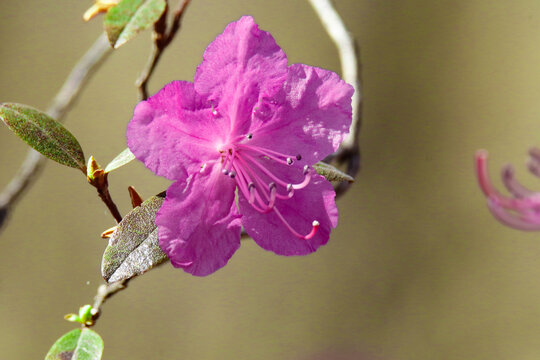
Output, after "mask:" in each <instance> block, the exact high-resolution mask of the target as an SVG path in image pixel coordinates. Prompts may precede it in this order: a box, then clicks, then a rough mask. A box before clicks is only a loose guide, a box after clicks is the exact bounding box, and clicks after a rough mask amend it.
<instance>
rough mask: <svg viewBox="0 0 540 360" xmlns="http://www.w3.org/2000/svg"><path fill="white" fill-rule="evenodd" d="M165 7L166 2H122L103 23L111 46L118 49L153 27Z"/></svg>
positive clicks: (163, 0)
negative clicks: (141, 32)
mask: <svg viewBox="0 0 540 360" xmlns="http://www.w3.org/2000/svg"><path fill="white" fill-rule="evenodd" d="M165 5H166V1H165V0H122V1H121V2H120V3H119V4H118V5H116V6H115V7H113V8H111V9H110V10H109V11H108V12H107V15H106V16H105V19H104V21H103V24H104V26H105V32H106V33H107V37H108V38H109V42H110V43H111V46H112V47H114V48H115V49H117V48H118V47H120V46H122V45H123V44H125V43H126V42H128V41H129V40H131V39H132V38H133V37H134V36H135V35H137V33H139V32H140V31H142V30H145V29H147V28H148V27H150V26H151V25H153V24H154V23H155V22H156V21H157V20H158V19H159V17H160V16H161V14H162V13H163V11H164V10H165Z"/></svg>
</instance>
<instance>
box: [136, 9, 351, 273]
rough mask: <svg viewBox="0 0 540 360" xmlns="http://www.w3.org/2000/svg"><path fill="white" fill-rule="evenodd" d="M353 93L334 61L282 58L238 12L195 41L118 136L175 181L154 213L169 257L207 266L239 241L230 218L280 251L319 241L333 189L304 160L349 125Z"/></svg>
mask: <svg viewBox="0 0 540 360" xmlns="http://www.w3.org/2000/svg"><path fill="white" fill-rule="evenodd" d="M352 93H353V88H352V87H351V86H350V85H348V84H346V83H345V82H343V81H342V80H341V79H340V78H339V77H338V76H337V75H336V74H335V73H333V72H330V71H327V70H323V69H319V68H315V67H311V66H307V65H303V64H294V65H291V66H287V57H286V56H285V53H283V51H282V50H281V48H280V47H279V46H278V45H277V44H276V43H275V41H274V39H273V38H272V36H271V35H270V34H269V33H267V32H264V31H261V30H259V28H258V26H257V25H256V24H255V23H254V22H253V19H252V18H251V17H243V18H241V19H240V20H238V21H237V22H233V23H231V24H229V25H228V26H227V28H226V29H225V31H224V32H223V34H221V35H219V36H218V37H217V38H216V39H215V40H214V41H213V42H212V43H211V44H210V45H209V46H208V47H207V48H206V51H205V53H204V56H203V62H202V63H201V64H200V65H199V67H198V68H197V71H196V73H195V79H194V81H193V83H190V82H185V81H174V82H172V83H170V84H168V85H166V86H165V87H164V88H163V89H161V90H160V91H159V92H158V93H157V94H156V95H154V96H152V97H150V98H149V99H148V100H147V101H142V102H141V103H139V104H138V105H137V107H136V108H135V111H134V116H133V119H132V120H131V122H130V123H129V126H128V130H127V141H128V146H129V148H130V149H131V151H132V152H133V153H134V154H135V156H136V157H137V158H138V159H139V160H141V161H142V162H144V164H145V165H146V166H147V167H148V168H149V169H150V170H152V171H153V172H154V173H156V174H157V175H160V176H164V177H166V178H168V179H170V180H175V182H174V183H173V184H172V185H171V186H170V187H169V189H168V190H167V196H166V198H165V201H164V203H163V206H162V207H161V209H160V210H159V211H158V213H157V217H156V225H157V226H158V235H159V243H160V246H161V248H162V249H163V251H164V252H165V253H166V254H167V255H168V256H169V258H170V259H171V263H172V264H173V265H174V266H175V267H180V268H183V269H184V270H185V271H187V272H189V273H191V274H193V275H199V276H205V275H208V274H211V273H213V272H214V271H216V270H217V269H219V268H221V267H222V266H224V265H225V264H226V263H227V261H228V260H229V259H230V257H231V256H232V255H233V253H234V252H235V251H236V250H237V249H238V247H239V246H240V230H241V226H243V227H244V229H245V231H246V232H247V233H248V234H249V235H250V236H251V237H252V238H253V239H254V240H255V242H256V243H257V244H259V245H260V246H261V247H262V248H264V249H266V250H270V251H273V252H275V253H276V254H280V255H288V256H289V255H305V254H309V253H311V252H314V251H315V250H316V249H317V248H318V247H319V246H321V245H324V244H326V243H327V242H328V238H329V235H330V231H331V229H332V228H335V227H336V225H337V219H338V211H337V208H336V204H335V202H334V197H335V193H334V190H333V188H332V186H331V184H330V183H329V182H328V181H327V180H326V179H325V178H324V177H322V176H320V175H318V174H317V173H315V172H314V170H313V169H312V167H311V166H312V165H313V164H315V163H316V162H317V161H320V160H322V159H323V158H324V157H325V156H327V155H328V154H331V153H333V152H335V151H336V150H337V148H338V146H339V144H340V143H341V142H342V141H343V139H344V137H345V136H346V134H347V133H348V131H349V126H350V124H351V96H352ZM236 189H238V192H237V193H238V200H237V202H238V204H237V203H236V201H235V190H236Z"/></svg>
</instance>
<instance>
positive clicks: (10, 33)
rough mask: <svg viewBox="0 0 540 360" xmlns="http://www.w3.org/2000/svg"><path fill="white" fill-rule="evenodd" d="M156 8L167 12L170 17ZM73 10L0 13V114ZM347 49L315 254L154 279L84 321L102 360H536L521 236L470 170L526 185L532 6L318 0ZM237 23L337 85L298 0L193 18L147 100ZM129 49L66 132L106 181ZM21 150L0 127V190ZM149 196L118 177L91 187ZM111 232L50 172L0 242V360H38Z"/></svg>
mask: <svg viewBox="0 0 540 360" xmlns="http://www.w3.org/2000/svg"><path fill="white" fill-rule="evenodd" d="M172 3H173V4H174V3H175V2H174V1H173V2H172ZM90 5H91V1H90V0H88V1H86V0H84V1H83V0H81V1H73V0H56V1H48V0H27V1H20V0H2V1H1V2H0V43H1V44H2V45H1V47H0V83H1V86H0V101H11V102H20V103H25V104H29V105H32V106H34V107H37V108H41V109H45V108H46V107H47V105H48V102H49V101H50V100H51V99H52V97H53V96H54V94H55V93H56V91H57V90H58V89H59V88H60V86H61V85H62V83H63V81H64V79H65V78H66V76H67V75H68V73H69V71H70V69H71V67H72V66H73V65H74V64H75V63H76V61H77V59H78V58H79V57H80V56H81V55H82V54H83V53H84V52H85V50H86V49H87V48H88V47H89V46H90V45H91V44H92V43H93V41H94V40H95V38H97V36H98V35H99V33H100V32H101V19H95V20H94V21H92V22H90V23H83V22H82V20H81V16H82V14H83V12H84V11H85V10H86V8H88V7H89V6H90ZM336 5H337V8H338V10H339V11H340V13H341V14H342V16H343V18H344V20H345V22H346V24H347V26H348V27H349V28H350V29H351V30H352V32H353V33H354V35H355V36H356V37H357V38H358V40H359V44H360V45H361V48H362V63H363V81H364V84H363V95H364V123H363V126H362V134H361V144H362V151H363V168H362V171H361V173H360V175H359V176H358V178H357V181H356V183H355V184H354V186H353V187H352V189H351V190H350V192H349V193H347V195H346V196H344V197H343V198H342V199H340V200H339V202H338V205H339V208H340V224H339V226H338V228H337V229H336V230H335V231H334V232H333V234H332V238H331V240H330V242H329V244H328V245H327V246H325V247H323V248H321V249H320V250H319V251H317V252H316V253H315V254H313V255H310V256H306V257H301V258H285V257H279V256H276V255H274V254H273V253H270V252H266V251H264V250H262V249H260V248H259V247H258V246H257V245H256V244H254V243H253V242H251V241H247V242H243V244H242V247H241V249H240V250H239V251H238V252H237V253H236V254H235V256H234V257H233V258H232V260H231V261H230V263H229V264H228V265H227V266H226V267H225V268H223V269H222V270H220V271H218V272H217V273H215V274H214V275H212V276H209V277H206V278H196V277H192V276H190V275H187V274H185V273H184V272H182V271H181V270H177V269H174V268H172V267H171V266H170V265H165V266H162V267H160V268H159V269H156V270H153V271H151V272H149V273H147V274H146V275H144V276H142V277H140V278H138V279H136V280H134V281H132V282H131V283H130V285H129V288H128V289H127V290H126V291H124V292H122V293H120V294H117V295H116V296H115V297H114V298H112V299H111V300H110V301H109V302H108V303H107V304H106V305H105V306H104V309H103V310H104V312H103V315H102V317H101V318H100V320H99V322H98V324H97V326H96V327H95V330H96V331H98V332H99V333H100V334H101V336H102V337H103V339H104V341H105V353H104V359H217V358H219V359H301V360H307V359H389V360H409V359H415V360H418V359H448V360H450V359H490V360H496V359H538V357H539V356H540V282H539V281H538V279H539V278H540V234H539V233H524V232H519V231H516V230H512V229H509V228H506V227H504V226H502V225H500V224H499V223H497V222H496V221H495V220H494V219H493V218H492V217H491V216H490V214H489V213H488V210H487V209H486V206H485V201H484V198H483V196H482V195H481V192H480V190H479V189H478V187H477V184H476V179H475V177H474V171H473V154H474V152H475V150H476V149H478V148H486V149H488V150H489V151H490V153H491V173H492V176H493V177H496V178H497V180H496V183H497V184H499V185H500V181H498V169H499V168H500V167H501V166H502V165H503V164H504V163H506V162H512V163H514V164H515V165H516V168H517V174H518V177H519V178H520V179H522V180H523V182H524V183H525V184H528V185H530V186H532V187H534V186H536V188H538V189H540V184H538V181H537V180H538V179H536V178H534V177H533V176H531V175H529V174H527V172H526V170H525V165H524V160H525V159H526V152H527V149H528V148H529V147H530V146H534V145H540V144H539V137H538V134H539V133H540V81H538V79H539V78H540V3H539V2H538V1H535V0H519V1H510V0H503V1H486V0H484V1H478V0H477V1H474V0H473V1H470V0H460V1H447V0H441V1H413V0H403V1H390V0H336ZM244 14H251V15H253V16H254V17H255V20H256V21H257V22H258V23H259V24H260V26H261V28H262V29H264V30H267V31H271V32H272V34H273V35H274V37H275V38H276V39H277V41H278V43H279V44H280V45H281V46H282V47H283V49H284V50H285V51H286V53H287V55H288V57H289V60H290V62H291V63H294V62H302V63H307V64H310V65H314V66H319V67H323V68H327V69H331V70H333V71H336V72H339V71H340V64H339V60H338V58H337V54H336V50H335V47H334V45H333V44H332V42H331V41H330V40H329V39H328V37H327V35H326V33H325V32H324V30H323V28H322V26H321V24H320V23H319V21H318V19H317V17H316V15H315V14H314V12H313V11H312V9H311V7H310V6H309V4H308V3H307V2H306V1H300V0H298V1H289V0H275V1H262V0H229V1H221V0H204V1H203V0H193V1H192V4H191V5H190V7H189V8H188V11H187V13H186V16H185V18H184V21H183V24H182V30H181V32H180V34H179V36H177V38H176V39H175V40H174V43H173V44H172V46H171V47H170V48H169V49H168V50H167V52H166V53H165V55H164V57H163V59H162V61H161V63H160V65H159V68H158V70H157V72H156V74H155V76H154V77H153V79H152V81H151V83H150V90H151V92H152V93H153V92H156V91H157V90H159V89H160V88H161V87H162V86H163V85H164V84H165V83H167V82H169V81H171V80H174V79H183V80H191V79H192V77H193V74H194V71H195V67H196V65H197V64H198V63H199V62H200V60H201V57H202V53H203V51H204V49H205V47H206V45H207V44H208V43H209V42H210V41H212V40H213V39H214V37H215V36H216V35H217V34H218V33H220V32H221V31H222V30H223V29H224V27H225V25H226V24H227V23H229V22H231V21H234V20H236V19H238V18H239V17H240V16H241V15H244ZM150 47H151V42H150V33H149V32H147V33H144V34H142V35H141V36H139V37H138V38H137V39H135V40H134V41H132V42H130V43H128V44H127V45H125V46H123V47H122V48H120V49H119V50H117V51H116V52H115V53H114V54H113V55H112V56H111V57H110V58H109V59H108V60H107V62H106V63H105V64H104V66H103V67H102V69H101V70H100V72H99V73H97V74H96V75H95V76H94V78H93V79H92V80H91V83H90V85H89V86H88V88H87V89H86V90H85V91H84V93H83V94H82V96H81V98H80V100H79V102H78V103H77V105H76V107H75V108H74V109H73V110H72V111H71V112H70V113H69V115H68V117H67V119H66V122H65V124H66V126H67V127H68V128H69V129H70V131H71V132H72V133H74V134H75V135H76V137H77V138H78V139H79V141H80V143H81V144H82V146H83V148H84V150H85V153H86V155H87V156H89V155H94V156H95V157H96V158H97V160H98V161H99V162H100V163H102V164H106V163H107V162H108V161H109V160H111V159H112V158H113V157H114V156H115V155H116V154H117V153H118V152H120V151H121V150H122V149H124V148H125V137H124V134H125V128H126V124H127V122H128V121H129V119H130V116H131V113H132V109H133V107H134V105H135V104H136V102H137V97H138V94H137V91H136V89H135V87H134V85H133V84H134V80H135V78H136V77H137V75H138V72H139V71H140V69H142V67H143V65H144V64H145V63H146V59H147V54H148V52H149V50H150ZM26 151H27V146H26V145H25V144H24V143H23V142H21V141H20V140H19V139H18V138H16V137H15V136H14V135H13V134H12V133H11V132H10V131H9V130H8V129H7V128H5V127H0V187H4V186H5V185H6V184H7V183H8V181H9V179H10V178H11V177H12V176H13V174H14V173H15V172H16V170H17V168H18V166H19V164H20V163H21V161H22V160H23V159H24V157H25V155H26ZM110 183H111V192H112V195H113V197H114V198H115V199H116V200H117V202H118V204H119V206H120V208H121V211H122V213H126V212H127V211H128V210H129V199H128V193H127V190H126V188H127V186H128V185H134V186H135V187H136V188H137V189H138V190H139V192H140V193H141V194H142V195H143V196H145V197H148V196H150V195H152V194H155V193H157V192H159V191H161V190H163V189H164V188H166V187H167V185H168V182H167V181H165V180H163V179H159V178H156V177H154V176H153V175H152V174H151V173H150V172H149V171H148V170H146V169H145V168H144V167H143V166H142V165H141V164H138V163H137V164H136V163H135V162H134V163H132V164H130V165H129V166H126V167H124V168H122V169H120V170H118V171H116V172H114V173H113V174H111V176H110ZM112 225H113V221H112V218H111V217H110V215H109V214H108V213H107V211H106V209H105V207H104V206H103V204H102V203H101V202H100V200H99V199H98V198H97V196H96V194H95V190H94V189H93V188H92V187H90V186H88V184H87V183H86V180H85V179H84V177H82V176H81V174H80V173H79V172H77V171H75V170H72V169H69V168H65V167H63V166H61V165H58V164H56V163H53V162H49V163H48V164H47V166H46V168H45V170H44V172H43V174H42V176H41V178H40V179H39V180H38V181H37V183H36V184H35V185H34V186H33V187H32V189H31V190H30V191H29V192H28V193H27V194H26V196H25V197H24V199H23V200H22V201H21V202H20V203H19V204H18V206H17V208H16V210H15V212H14V214H13V216H12V217H11V221H10V223H9V226H8V227H7V228H6V229H5V230H4V231H3V232H2V234H1V235H0V249H1V250H0V319H1V321H0V358H2V359H39V358H43V357H44V355H45V353H46V352H47V350H48V348H49V347H50V345H52V343H53V342H54V341H55V340H56V339H57V338H58V337H59V336H60V335H62V334H63V333H65V332H67V331H69V330H71V329H72V328H74V324H71V323H68V322H66V321H64V320H63V318H62V317H63V315H64V314H66V313H69V312H75V311H76V310H77V309H78V307H79V306H81V305H84V304H87V303H91V302H92V298H93V296H94V294H95V291H96V288H97V286H98V285H99V284H100V283H101V281H102V280H101V279H100V275H99V273H100V270H99V269H100V260H101V254H102V251H103V249H104V248H105V246H106V241H105V240H102V239H101V238H100V237H99V234H100V233H101V232H102V231H103V230H104V229H106V228H109V227H110V226H112Z"/></svg>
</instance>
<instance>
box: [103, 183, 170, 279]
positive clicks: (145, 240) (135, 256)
mask: <svg viewBox="0 0 540 360" xmlns="http://www.w3.org/2000/svg"><path fill="white" fill-rule="evenodd" d="M164 198H165V193H164V192H163V193H161V194H159V195H156V196H152V197H151V198H150V199H148V200H146V201H145V202H143V203H142V204H141V206H138V207H136V208H135V209H133V210H132V211H131V212H130V213H129V214H127V215H126V216H125V217H124V218H123V219H122V221H121V222H120V223H119V224H118V226H117V229H116V230H115V231H114V233H113V234H112V236H111V238H110V239H109V245H108V246H107V248H106V249H105V252H104V254H103V260H102V262H101V274H102V276H103V278H104V279H105V280H106V281H107V282H109V283H112V282H116V281H119V280H125V279H130V278H132V277H134V276H137V275H140V274H142V273H144V272H146V271H148V270H150V269H151V268H153V267H154V266H157V265H159V264H161V263H163V262H164V261H166V260H168V258H167V255H165V253H164V252H163V251H162V250H161V248H160V247H159V243H158V231H157V227H156V225H155V224H154V220H155V218H156V212H157V211H158V210H159V208H160V207H161V204H163V199H164Z"/></svg>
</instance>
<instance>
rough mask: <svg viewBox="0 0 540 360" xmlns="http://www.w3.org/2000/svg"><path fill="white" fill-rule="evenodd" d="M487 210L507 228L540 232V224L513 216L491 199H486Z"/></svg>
mask: <svg viewBox="0 0 540 360" xmlns="http://www.w3.org/2000/svg"><path fill="white" fill-rule="evenodd" d="M488 209H489V211H490V212H491V214H493V216H494V217H495V218H496V219H497V220H499V221H500V222H501V223H503V224H505V225H507V226H509V227H512V228H514V229H518V230H524V231H538V230H540V223H538V222H530V221H526V220H524V219H522V218H520V217H517V216H514V215H512V214H510V213H509V212H508V211H506V210H504V209H503V208H502V207H500V206H499V205H498V204H496V203H495V202H494V201H493V200H492V199H488Z"/></svg>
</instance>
